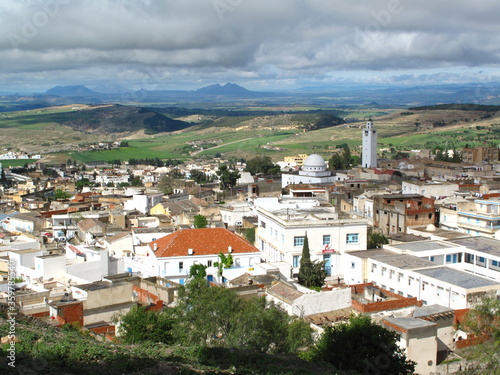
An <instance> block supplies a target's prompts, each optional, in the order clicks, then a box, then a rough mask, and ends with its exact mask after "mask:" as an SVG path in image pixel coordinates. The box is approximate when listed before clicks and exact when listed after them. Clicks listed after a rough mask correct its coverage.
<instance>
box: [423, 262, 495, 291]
mask: <svg viewBox="0 0 500 375" xmlns="http://www.w3.org/2000/svg"><path fill="white" fill-rule="evenodd" d="M415 272H416V273H419V274H421V275H424V276H428V277H432V278H434V279H437V280H440V281H443V282H445V283H448V284H452V285H455V286H458V287H461V288H464V289H475V288H483V287H494V286H497V287H498V289H500V283H499V282H495V281H490V280H488V279H485V278H483V277H480V276H476V275H474V274H471V273H469V272H465V271H459V270H456V269H453V268H448V267H435V268H428V269H422V270H418V271H415Z"/></svg>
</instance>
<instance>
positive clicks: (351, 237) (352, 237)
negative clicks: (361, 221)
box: [346, 233, 359, 243]
mask: <svg viewBox="0 0 500 375" xmlns="http://www.w3.org/2000/svg"><path fill="white" fill-rule="evenodd" d="M346 242H347V243H358V242H359V234H358V233H351V234H348V235H347V238H346Z"/></svg>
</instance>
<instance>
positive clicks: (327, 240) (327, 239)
mask: <svg viewBox="0 0 500 375" xmlns="http://www.w3.org/2000/svg"><path fill="white" fill-rule="evenodd" d="M330 240H331V237H330V235H329V234H325V235H324V236H323V245H330Z"/></svg>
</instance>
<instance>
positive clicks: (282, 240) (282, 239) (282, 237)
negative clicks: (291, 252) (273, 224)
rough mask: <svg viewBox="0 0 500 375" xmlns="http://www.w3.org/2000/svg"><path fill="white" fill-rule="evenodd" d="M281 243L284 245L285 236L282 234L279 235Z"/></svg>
mask: <svg viewBox="0 0 500 375" xmlns="http://www.w3.org/2000/svg"><path fill="white" fill-rule="evenodd" d="M281 243H282V244H284V243H285V235H284V234H282V235H281Z"/></svg>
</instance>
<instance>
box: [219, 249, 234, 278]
mask: <svg viewBox="0 0 500 375" xmlns="http://www.w3.org/2000/svg"><path fill="white" fill-rule="evenodd" d="M233 263H234V260H233V256H232V255H231V254H227V255H226V254H224V253H223V252H222V251H221V252H220V253H219V261H218V262H215V263H214V266H215V267H217V274H218V275H219V276H222V271H223V269H224V268H230V267H231V266H232V265H233Z"/></svg>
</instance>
